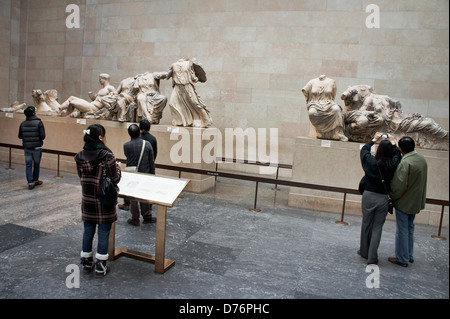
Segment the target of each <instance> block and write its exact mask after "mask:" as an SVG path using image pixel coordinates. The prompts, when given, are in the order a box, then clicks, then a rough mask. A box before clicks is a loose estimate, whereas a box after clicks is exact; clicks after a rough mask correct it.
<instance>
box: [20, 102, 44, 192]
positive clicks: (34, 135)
mask: <svg viewBox="0 0 450 319" xmlns="http://www.w3.org/2000/svg"><path fill="white" fill-rule="evenodd" d="M23 113H24V114H25V116H26V120H25V121H23V122H22V123H20V127H19V138H20V139H21V140H22V145H23V149H24V153H25V165H26V176H27V182H28V189H33V188H34V187H35V186H36V185H42V181H41V180H39V169H40V163H41V158H42V145H43V144H44V139H45V128H44V124H43V123H42V121H41V119H40V118H38V117H36V109H35V107H34V106H28V107H27V108H25V110H24V111H23Z"/></svg>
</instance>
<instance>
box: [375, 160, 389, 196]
mask: <svg viewBox="0 0 450 319" xmlns="http://www.w3.org/2000/svg"><path fill="white" fill-rule="evenodd" d="M377 168H378V172H379V173H380V177H381V183H382V184H383V186H384V190H385V191H386V194H388V196H389V191H388V189H387V187H386V184H385V182H384V178H383V174H381V170H380V166H378V163H377Z"/></svg>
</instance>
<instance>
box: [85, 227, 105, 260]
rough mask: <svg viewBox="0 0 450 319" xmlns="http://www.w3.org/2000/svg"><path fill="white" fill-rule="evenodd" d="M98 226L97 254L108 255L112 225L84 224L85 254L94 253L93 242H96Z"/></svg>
mask: <svg viewBox="0 0 450 319" xmlns="http://www.w3.org/2000/svg"><path fill="white" fill-rule="evenodd" d="M97 225H98V234H97V239H98V243H97V254H101V255H106V254H107V253H108V245H109V232H110V231H111V225H112V224H91V223H88V222H84V233H83V252H85V253H90V252H92V241H93V240H94V235H95V229H96V227H97Z"/></svg>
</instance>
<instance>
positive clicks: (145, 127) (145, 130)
mask: <svg viewBox="0 0 450 319" xmlns="http://www.w3.org/2000/svg"><path fill="white" fill-rule="evenodd" d="M139 128H140V129H141V135H140V137H141V138H142V139H144V140H146V141H149V142H150V144H151V145H152V148H153V157H154V158H153V159H154V161H156V155H157V154H158V144H157V142H156V137H154V136H153V135H152V134H150V133H149V131H150V122H149V121H148V120H142V121H140V122H139ZM153 174H155V173H153ZM150 207H151V205H150ZM119 208H120V209H123V210H129V209H130V200H129V199H124V200H123V204H119ZM150 209H151V208H150Z"/></svg>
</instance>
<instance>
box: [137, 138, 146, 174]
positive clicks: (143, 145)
mask: <svg viewBox="0 0 450 319" xmlns="http://www.w3.org/2000/svg"><path fill="white" fill-rule="evenodd" d="M144 148H145V140H144V139H143V140H142V149H141V155H139V161H138V164H137V169H139V166H140V165H141V159H142V154H144Z"/></svg>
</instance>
